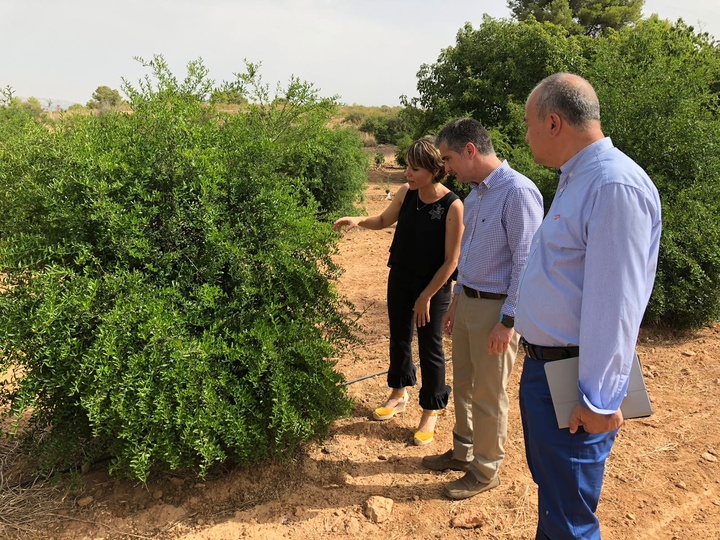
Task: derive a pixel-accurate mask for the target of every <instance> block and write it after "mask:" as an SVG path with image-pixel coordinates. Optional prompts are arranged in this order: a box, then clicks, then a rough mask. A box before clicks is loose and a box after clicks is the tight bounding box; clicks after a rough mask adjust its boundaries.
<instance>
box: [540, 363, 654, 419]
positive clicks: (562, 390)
mask: <svg viewBox="0 0 720 540" xmlns="http://www.w3.org/2000/svg"><path fill="white" fill-rule="evenodd" d="M578 360H579V359H578V358H577V357H575V358H566V359H564V360H555V361H551V362H546V363H545V375H546V376H547V381H548V386H549V387H550V395H551V396H552V400H553V406H554V407H555V417H556V418H557V423H558V427H559V428H561V429H562V428H566V427H568V426H569V424H570V416H571V415H572V412H573V409H575V406H576V405H577V404H578V403H579V402H580V400H579V397H578ZM528 361H531V360H528ZM620 410H621V411H622V413H623V417H624V418H626V419H627V418H644V417H646V416H650V415H651V414H652V412H653V410H652V405H651V404H650V396H648V392H647V387H646V386H645V380H644V379H643V374H642V369H641V368H640V359H639V358H638V355H637V354H635V358H633V363H632V367H631V368H630V382H629V383H628V389H627V394H626V395H625V398H624V399H623V402H622V404H621V405H620Z"/></svg>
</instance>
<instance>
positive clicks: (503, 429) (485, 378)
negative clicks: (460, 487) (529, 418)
mask: <svg viewBox="0 0 720 540" xmlns="http://www.w3.org/2000/svg"><path fill="white" fill-rule="evenodd" d="M503 303H504V300H487V299H483V298H469V297H468V296H467V295H465V294H464V293H462V292H461V293H460V297H459V298H458V304H457V309H456V311H455V322H454V325H453V331H452V347H453V348H452V360H453V399H454V402H455V427H454V429H453V450H454V452H453V454H454V457H455V458H456V459H460V460H463V461H471V460H472V463H471V465H470V470H471V471H472V472H473V473H474V475H475V477H476V478H477V479H478V480H479V481H480V482H484V483H487V482H490V481H491V480H493V479H494V478H495V476H497V474H498V470H499V469H500V464H501V463H502V460H503V458H504V457H505V447H504V445H505V440H506V439H507V422H508V396H507V392H506V388H507V383H508V379H509V378H510V373H511V372H512V368H513V364H514V363H515V356H516V354H517V349H518V340H519V338H518V335H517V333H515V334H514V335H513V338H512V340H510V345H509V346H508V348H507V350H506V351H505V352H504V353H503V354H488V352H487V342H488V337H489V336H490V331H491V330H492V328H493V327H494V326H495V324H496V323H497V322H498V321H499V319H500V310H501V309H502V306H503Z"/></svg>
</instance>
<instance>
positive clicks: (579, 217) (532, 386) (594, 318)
mask: <svg viewBox="0 0 720 540" xmlns="http://www.w3.org/2000/svg"><path fill="white" fill-rule="evenodd" d="M525 122H526V124H527V135H526V139H527V141H528V144H529V145H530V149H531V150H532V152H533V156H534V158H535V161H536V162H537V163H540V164H542V165H546V166H548V167H555V168H558V169H560V175H559V183H558V188H557V192H556V194H555V198H554V200H553V202H552V205H551V206H550V209H549V211H548V213H547V215H546V217H545V219H544V221H543V223H542V225H541V226H540V229H538V231H537V233H536V235H535V237H534V238H533V243H532V247H531V249H530V255H529V257H528V260H527V264H526V266H525V269H524V271H523V273H522V275H521V278H520V285H519V289H518V302H517V308H516V329H517V331H518V332H519V333H520V334H521V335H522V338H523V339H522V343H523V345H524V347H525V351H526V357H525V362H524V367H523V374H522V378H521V382H520V412H521V416H522V421H523V432H524V435H525V450H526V455H527V460H528V465H529V467H530V471H531V473H532V475H533V479H534V480H535V482H536V483H537V484H538V529H537V536H536V538H538V539H541V540H546V539H552V540H562V539H571V538H572V539H576V538H581V539H599V538H600V526H599V523H598V520H597V517H596V516H595V510H596V509H597V504H598V501H599V498H600V490H601V487H602V481H603V475H604V469H605V460H606V459H607V457H608V455H609V453H610V450H611V448H612V445H613V442H614V440H615V435H616V433H617V430H618V429H619V428H620V426H621V425H622V423H623V417H622V412H621V411H620V409H619V407H620V404H621V402H622V400H623V397H624V396H625V393H626V391H627V386H628V378H629V374H630V367H631V362H632V359H633V356H634V352H635V344H636V341H637V336H638V331H639V328H640V323H641V321H642V317H643V313H644V312H645V308H646V307H647V303H648V300H649V298H650V292H651V291H652V287H653V281H654V279H655V271H656V268H657V257H658V247H659V244H660V230H661V220H660V218H661V216H660V198H659V196H658V192H657V189H656V188H655V186H654V185H653V183H652V181H651V180H650V178H648V176H647V174H646V173H645V171H643V170H642V169H641V168H640V166H638V165H637V164H636V163H635V162H634V161H632V160H631V159H630V158H629V157H628V156H626V155H625V154H623V153H622V152H621V151H620V150H618V149H617V148H615V147H614V146H613V144H612V141H611V140H610V139H609V138H608V137H605V136H604V134H603V132H602V129H601V126H600V105H599V102H598V99H597V96H596V95H595V91H594V90H593V88H592V86H590V84H589V83H588V82H587V81H586V80H584V79H582V78H581V77H578V76H577V75H572V74H568V73H558V74H555V75H552V76H550V77H548V78H546V79H544V80H543V81H542V82H540V84H538V86H537V87H536V88H535V89H534V90H533V91H532V93H531V94H530V97H529V98H528V100H527V105H526V112H525ZM568 357H578V358H579V380H578V395H579V398H580V404H579V405H578V406H577V407H576V408H575V410H574V411H573V413H572V416H571V419H570V427H569V428H568V429H559V428H558V426H557V421H556V419H555V413H554V409H553V405H552V400H551V399H550V394H549V390H548V384H547V379H546V377H545V370H544V365H545V363H546V362H548V361H553V360H559V359H561V358H568Z"/></svg>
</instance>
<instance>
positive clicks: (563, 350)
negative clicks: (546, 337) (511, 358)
mask: <svg viewBox="0 0 720 540" xmlns="http://www.w3.org/2000/svg"><path fill="white" fill-rule="evenodd" d="M520 345H522V348H523V349H525V354H526V355H527V356H528V357H529V358H532V359H533V360H544V361H546V362H551V361H553V360H564V359H565V358H576V357H578V356H580V347H545V346H543V345H533V344H532V343H528V342H527V341H525V338H520Z"/></svg>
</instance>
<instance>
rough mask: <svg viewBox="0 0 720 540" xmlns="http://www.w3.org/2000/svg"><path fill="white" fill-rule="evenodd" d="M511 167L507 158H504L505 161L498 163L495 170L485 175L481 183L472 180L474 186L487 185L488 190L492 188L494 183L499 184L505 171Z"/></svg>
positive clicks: (474, 187)
mask: <svg viewBox="0 0 720 540" xmlns="http://www.w3.org/2000/svg"><path fill="white" fill-rule="evenodd" d="M509 168H510V165H508V162H507V159H505V160H503V162H502V163H501V164H500V165H498V166H497V168H496V169H495V170H494V171H492V172H491V173H490V174H488V175H487V176H486V177H485V180H483V181H482V182H480V183H476V182H471V184H472V188H473V189H479V188H480V187H481V186H485V189H486V190H487V189H490V188H492V187H493V186H494V185H496V184H498V183H499V182H500V181H501V180H502V178H503V173H504V172H505V171H506V170H508V169H509Z"/></svg>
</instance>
